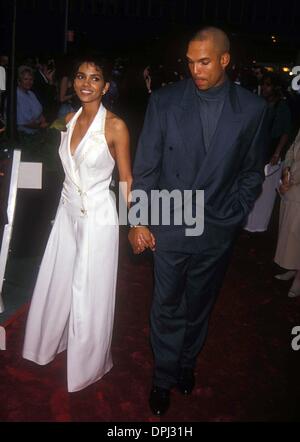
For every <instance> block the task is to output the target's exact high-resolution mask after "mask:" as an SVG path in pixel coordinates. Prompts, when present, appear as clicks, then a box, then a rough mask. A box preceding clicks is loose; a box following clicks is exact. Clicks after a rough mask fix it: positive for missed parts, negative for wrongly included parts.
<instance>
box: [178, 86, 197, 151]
mask: <svg viewBox="0 0 300 442" xmlns="http://www.w3.org/2000/svg"><path fill="white" fill-rule="evenodd" d="M197 105H198V103H197V96H196V93H195V86H194V84H193V81H192V80H191V79H190V80H188V82H187V85H186V88H185V91H184V94H183V98H182V102H181V103H180V104H178V105H177V106H175V107H174V114H175V120H176V123H177V127H178V131H179V133H180V135H181V140H182V144H183V146H184V148H185V150H186V153H187V154H189V155H188V156H187V157H186V158H190V154H191V152H193V151H194V149H198V148H199V146H198V142H199V131H202V125H201V119H200V115H199V111H198V107H197Z"/></svg>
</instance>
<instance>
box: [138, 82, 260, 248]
mask: <svg viewBox="0 0 300 442" xmlns="http://www.w3.org/2000/svg"><path fill="white" fill-rule="evenodd" d="M197 99H198V97H197V95H196V93H195V86H194V83H193V81H192V79H187V80H183V81H179V82H178V83H175V84H172V85H170V86H166V87H164V88H162V89H160V90H158V91H156V92H154V93H153V94H152V95H151V97H150V101H149V104H148V108H147V112H146V116H145V121H144V126H143V129H142V132H141V135H140V139H139V143H138V148H137V153H136V157H135V162H134V169H133V176H134V181H133V190H134V189H142V190H144V191H146V192H147V193H148V194H150V192H151V190H153V189H166V190H168V191H172V190H174V189H179V190H181V191H183V190H187V189H193V190H196V189H201V190H204V193H205V207H204V210H205V226H204V232H203V234H202V235H201V236H199V237H192V238H191V237H186V236H185V228H186V226H174V225H171V226H162V225H159V226H152V227H151V230H152V231H153V233H154V234H155V236H156V240H157V248H160V247H161V248H162V249H168V250H178V251H186V252H190V253H195V252H198V251H199V248H201V249H203V247H217V246H218V244H220V243H222V242H223V243H224V242H225V243H227V242H228V241H230V240H231V239H232V237H233V236H234V233H235V232H236V231H237V229H238V227H240V226H241V225H242V224H243V223H244V222H245V219H246V217H247V215H248V213H249V212H250V210H251V208H252V207H253V204H254V202H255V200H256V198H257V197H258V195H259V193H260V192H261V186H262V182H263V179H264V175H263V167H264V160H265V151H266V147H267V131H266V128H267V125H266V118H265V113H266V104H265V102H264V100H263V99H261V98H259V97H257V96H256V95H254V94H252V93H251V92H249V91H247V90H245V89H243V88H242V87H240V86H237V85H235V84H233V83H230V86H229V88H228V93H227V96H226V98H225V102H224V106H223V110H222V113H221V116H220V118H219V122H218V125H217V129H216V131H215V134H214V136H213V139H212V141H211V145H210V148H209V150H208V152H207V154H206V155H205V156H204V157H203V159H202V160H201V162H200V163H199V161H198V162H197V161H195V158H196V156H195V152H197V149H199V138H198V137H196V136H195V128H196V127H197V125H199V124H200V115H199V112H197V111H195V109H196V106H198V104H197V103H196V101H197ZM195 100H196V101H195ZM198 108H199V107H198ZM149 224H150V222H149Z"/></svg>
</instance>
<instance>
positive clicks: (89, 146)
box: [23, 57, 132, 392]
mask: <svg viewBox="0 0 300 442" xmlns="http://www.w3.org/2000/svg"><path fill="white" fill-rule="evenodd" d="M75 72H76V74H75V79H74V89H75V92H76V94H77V96H78V98H79V100H80V102H81V108H80V109H79V110H78V112H76V113H75V114H74V113H73V114H68V115H67V117H66V120H67V123H68V124H67V131H66V132H65V133H62V136H61V144H60V148H59V154H60V158H61V161H62V165H63V168H64V171H65V181H64V184H63V189H62V194H61V199H60V203H59V207H58V211H57V215H56V218H55V222H54V225H53V228H52V232H51V234H50V237H49V240H48V244H47V247H46V251H45V254H44V257H43V260H42V264H41V267H40V271H39V275H38V278H37V282H36V286H35V290H34V293H33V298H32V302H31V307H30V311H29V315H28V320H27V325H26V333H25V342H24V348H23V357H24V358H26V359H29V360H31V361H34V362H36V363H37V364H41V365H44V364H48V363H49V362H50V361H52V360H53V359H54V357H55V355H56V354H57V353H59V352H61V351H63V350H66V349H67V380H68V391H70V392H73V391H78V390H81V389H83V388H85V387H87V386H88V385H89V384H91V383H93V382H96V381H97V380H98V379H100V378H101V377H102V376H103V375H105V373H107V372H108V371H109V370H110V369H111V368H112V365H113V364H112V358H111V338H112V329H113V319H114V307H115V291H116V276H117V266H118V243H119V228H118V217H117V211H116V206H115V201H114V198H113V195H112V193H111V191H110V189H109V186H110V182H111V179H112V172H113V169H114V166H115V163H116V164H117V167H118V172H119V178H120V181H123V182H126V184H127V189H128V192H127V195H124V196H125V198H126V199H127V201H128V194H129V191H130V187H131V181H132V176H131V162H130V150H129V134H128V130H127V127H126V125H125V123H124V122H123V121H122V120H121V119H120V118H118V117H117V116H116V115H115V114H113V113H111V112H109V111H107V110H106V109H105V108H104V106H103V105H102V103H101V100H102V97H103V95H104V94H105V93H106V92H107V91H108V89H109V83H108V77H107V74H106V70H105V65H104V64H103V61H101V59H100V60H98V59H97V58H95V57H94V58H93V57H91V58H85V59H83V60H81V61H80V62H79V63H78V65H77V69H75Z"/></svg>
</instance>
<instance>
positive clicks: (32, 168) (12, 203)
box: [0, 150, 42, 349]
mask: <svg viewBox="0 0 300 442" xmlns="http://www.w3.org/2000/svg"><path fill="white" fill-rule="evenodd" d="M41 188H42V163H25V162H21V151H20V150H15V151H14V154H13V160H12V170H11V177H10V185H9V195H8V203H7V219H8V222H7V224H6V225H5V226H4V231H3V237H2V244H1V251H0V313H2V312H3V311H4V304H3V299H2V296H1V294H2V287H3V282H4V280H5V279H4V276H5V269H6V263H7V258H8V253H9V244H10V240H11V236H12V230H13V224H14V214H15V207H16V199H17V189H41ZM4 346H5V344H4ZM0 349H1V345H0Z"/></svg>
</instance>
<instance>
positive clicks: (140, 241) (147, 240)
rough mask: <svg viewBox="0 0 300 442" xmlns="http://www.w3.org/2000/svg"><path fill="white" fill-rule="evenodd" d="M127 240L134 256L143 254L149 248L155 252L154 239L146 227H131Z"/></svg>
mask: <svg viewBox="0 0 300 442" xmlns="http://www.w3.org/2000/svg"><path fill="white" fill-rule="evenodd" d="M128 239H129V242H130V244H131V247H132V250H133V253H134V254H136V255H139V254H140V253H142V252H144V250H145V249H147V248H150V249H151V250H152V251H154V250H155V238H154V235H153V234H152V233H151V232H150V230H149V229H148V227H145V226H141V227H131V229H130V231H129V234H128Z"/></svg>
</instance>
